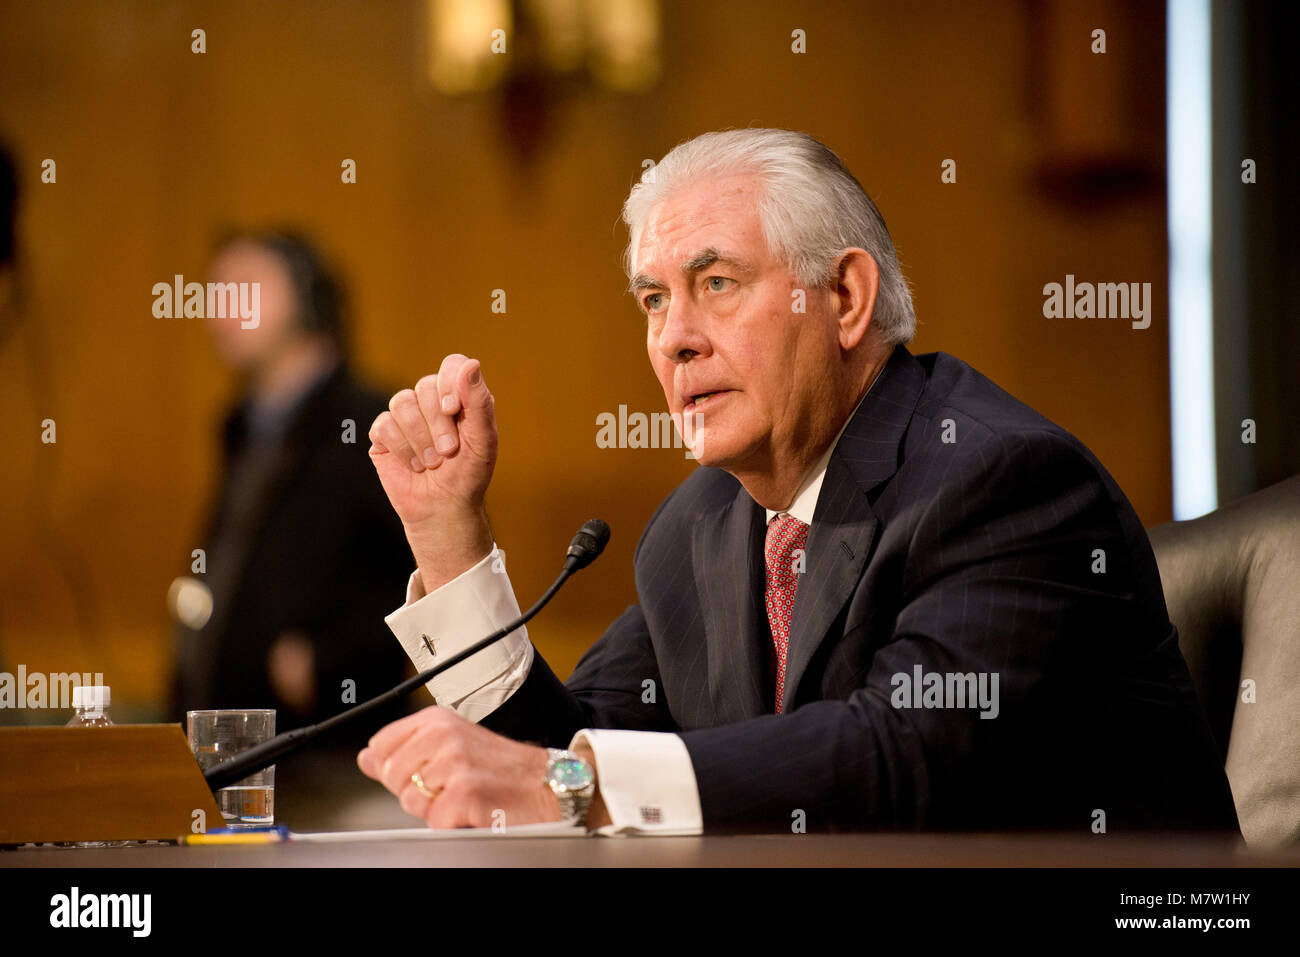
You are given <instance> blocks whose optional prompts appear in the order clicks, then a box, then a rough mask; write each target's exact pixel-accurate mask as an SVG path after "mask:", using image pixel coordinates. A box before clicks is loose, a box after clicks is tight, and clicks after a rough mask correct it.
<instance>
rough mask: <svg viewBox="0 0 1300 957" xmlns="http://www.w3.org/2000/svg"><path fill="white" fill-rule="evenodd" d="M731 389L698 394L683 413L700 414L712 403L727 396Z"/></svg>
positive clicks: (692, 397) (692, 398) (687, 404)
mask: <svg viewBox="0 0 1300 957" xmlns="http://www.w3.org/2000/svg"><path fill="white" fill-rule="evenodd" d="M729 392H731V390H730V389H718V390H717V391H715V392H697V393H695V394H694V395H693V396H691V401H690V402H688V403H686V408H684V409H683V410H682V411H683V412H699V411H700V410H701V409H703V408H704V407H705V406H706V405H707V404H709V403H710V402H716V401H717V400H718V398H719V397H721V396H724V395H727V394H728V393H729Z"/></svg>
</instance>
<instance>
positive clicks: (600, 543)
mask: <svg viewBox="0 0 1300 957" xmlns="http://www.w3.org/2000/svg"><path fill="white" fill-rule="evenodd" d="M608 544H609V524H608V523H607V522H606V521H605V520H604V519H602V518H593V519H591V520H590V521H589V522H587V523H586V524H584V525H583V526H582V528H580V529H578V534H576V535H574V536H573V541H572V542H570V543H569V551H568V554H567V556H566V558H565V559H564V565H565V567H566V568H571V569H573V570H574V571H577V570H578V569H579V568H586V567H587V566H588V565H590V564H591V563H592V562H594V561H595V560H596V558H597V557H598V556H599V555H600V553H601V552H603V551H604V550H605V546H606V545H608Z"/></svg>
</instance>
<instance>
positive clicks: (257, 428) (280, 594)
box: [172, 234, 410, 824]
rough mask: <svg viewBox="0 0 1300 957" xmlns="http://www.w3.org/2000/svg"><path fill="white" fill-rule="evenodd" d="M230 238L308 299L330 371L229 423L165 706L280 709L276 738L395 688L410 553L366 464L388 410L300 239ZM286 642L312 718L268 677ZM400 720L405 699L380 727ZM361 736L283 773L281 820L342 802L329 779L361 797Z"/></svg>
mask: <svg viewBox="0 0 1300 957" xmlns="http://www.w3.org/2000/svg"><path fill="white" fill-rule="evenodd" d="M238 241H243V242H249V241H252V242H255V243H259V244H262V246H263V247H264V248H270V249H272V250H274V251H275V252H276V253H277V255H280V256H282V257H285V261H286V262H288V263H289V264H290V266H291V273H292V274H293V276H294V283H295V291H296V294H297V295H298V297H299V299H300V302H305V303H306V305H305V307H304V308H303V311H302V316H301V317H300V318H299V320H298V321H299V322H302V323H305V324H306V328H307V329H308V330H310V331H313V332H316V333H320V334H322V335H326V336H328V337H330V338H331V339H332V340H333V341H334V344H335V345H336V346H337V348H336V349H335V350H334V354H335V357H336V361H332V362H331V361H326V362H325V363H324V364H323V365H322V366H321V368H320V369H319V371H318V372H317V374H316V375H315V376H314V377H313V378H312V380H311V381H309V382H307V383H305V385H304V386H303V387H301V388H299V389H298V390H297V394H296V395H293V396H290V397H289V398H288V399H287V400H286V401H283V402H279V403H276V404H274V405H272V406H270V407H268V406H266V404H264V403H259V402H257V401H255V400H254V398H253V397H251V396H249V395H245V397H244V398H243V399H242V400H241V401H240V402H239V403H238V404H237V406H236V407H235V408H234V409H233V410H232V411H231V412H230V413H229V415H228V416H227V418H226V420H225V423H224V426H223V427H222V431H221V444H222V453H223V454H222V478H221V485H220V490H219V493H218V496H217V501H216V503H215V507H214V509H213V511H212V513H211V518H210V521H209V524H208V529H207V533H206V534H205V536H204V538H203V543H204V547H205V551H206V557H207V571H206V574H205V575H202V576H196V577H200V578H201V580H203V581H204V582H205V584H207V585H208V586H209V588H211V590H212V592H213V613H212V616H211V618H210V619H209V620H208V622H207V624H206V625H205V626H204V627H202V628H201V629H199V630H198V631H195V630H192V629H189V628H186V627H183V626H182V627H180V628H179V629H178V641H179V647H178V661H177V669H176V673H175V681H174V686H173V705H172V711H173V716H174V717H175V718H176V719H177V720H183V719H184V712H185V711H186V710H188V709H198V708H275V709H276V710H277V712H278V714H277V725H276V730H277V731H283V730H287V729H289V728H293V727H298V726H300V725H303V724H307V723H314V722H317V721H320V720H322V719H324V718H326V717H329V716H330V715H332V714H335V713H337V712H339V711H341V710H343V709H344V708H345V707H346V706H347V705H346V704H345V703H344V701H343V682H344V681H345V680H351V681H354V682H355V695H354V697H353V698H352V701H353V702H361V701H364V700H366V699H367V698H370V697H373V696H374V695H376V694H379V693H380V692H382V691H385V690H387V689H388V688H389V687H391V686H392V685H394V684H396V683H397V682H398V681H400V680H401V679H402V677H403V676H404V674H405V662H406V659H405V656H404V655H403V654H402V651H401V649H400V648H395V647H393V642H392V638H391V635H390V633H389V632H388V631H387V629H386V628H385V626H384V620H383V619H384V615H385V614H386V613H387V612H388V611H389V610H391V608H392V606H393V605H394V604H396V603H397V602H398V601H400V595H401V592H400V589H399V590H398V591H397V592H396V593H394V587H393V584H392V583H393V582H394V581H395V580H400V579H401V578H402V577H404V575H405V573H406V571H407V569H408V568H409V564H410V552H409V551H408V549H407V546H406V541H405V538H404V536H403V533H402V527H401V523H400V521H399V520H398V518H397V516H396V515H395V514H394V513H393V510H392V509H391V508H390V507H389V506H388V503H387V499H386V498H385V496H384V492H383V488H382V487H381V485H380V484H379V481H378V479H377V478H376V477H375V473H374V468H373V467H372V466H371V464H370V462H369V459H368V457H367V455H366V449H367V443H366V441H365V435H366V429H367V428H368V426H369V424H370V423H371V422H372V421H373V420H374V418H375V416H377V415H379V413H380V412H382V411H383V410H384V409H385V408H386V405H387V399H386V397H385V396H384V395H383V394H382V393H380V392H377V391H375V390H373V389H370V388H367V387H366V386H364V385H362V384H361V383H360V382H358V381H357V379H356V378H355V377H354V376H353V374H352V373H351V372H350V371H349V369H348V365H347V362H346V360H345V359H344V358H342V353H343V349H342V344H343V342H342V335H341V333H342V330H341V328H340V326H339V323H340V322H341V316H340V315H339V313H340V311H341V305H340V300H339V296H340V293H339V291H338V290H337V288H336V287H335V286H334V285H333V280H332V279H330V278H329V277H328V274H326V273H324V271H323V266H322V265H321V264H320V260H319V258H318V257H317V255H316V253H315V252H314V251H313V250H311V248H310V247H309V246H307V245H306V244H305V243H304V242H303V241H301V240H298V239H294V238H292V237H284V236H281V235H278V234H277V235H271V236H254V237H251V238H248V237H244V238H241V239H239V240H238ZM233 242H234V241H232V242H231V243H227V244H226V246H227V247H229V246H230V245H232V243H233ZM265 318H266V317H265V316H264V320H265ZM232 335H239V333H238V332H235V333H232ZM347 419H350V420H352V422H353V423H355V430H354V431H355V434H356V435H358V436H360V439H358V440H356V441H354V442H351V443H347V442H344V441H343V430H344V425H343V423H344V420H347ZM286 635H289V636H294V638H295V640H300V641H301V640H305V641H306V642H308V643H309V644H310V647H311V652H312V659H313V665H314V684H315V688H316V695H315V700H314V702H313V703H312V704H311V705H310V706H309V707H306V708H304V707H302V706H301V705H298V706H295V704H294V703H291V702H288V701H285V700H283V699H282V698H280V697H279V696H278V695H277V693H276V691H275V688H274V686H273V682H272V680H271V676H270V673H269V664H268V655H269V654H270V652H271V649H272V646H273V645H274V644H275V642H277V640H279V639H280V638H282V637H284V636H286ZM402 713H403V710H402V705H401V704H400V703H399V704H397V705H395V706H393V707H391V708H389V709H387V710H386V712H385V715H384V716H382V718H381V720H393V719H395V718H397V717H400V716H401V714H402ZM371 730H373V724H372V725H367V724H365V723H362V724H360V725H357V726H355V727H354V728H351V729H346V728H345V729H341V730H340V731H338V732H334V733H333V734H332V735H331V737H330V738H329V739H323V740H322V742H321V745H320V746H319V747H316V748H312V749H309V750H308V751H306V752H304V753H303V754H302V755H299V756H296V757H295V758H292V759H289V760H287V761H283V762H281V763H280V764H279V766H278V767H277V781H276V784H277V788H276V790H277V800H278V805H279V806H278V808H277V814H278V815H279V816H280V817H281V818H282V819H286V820H288V821H289V823H291V824H292V823H294V822H295V817H294V814H293V812H294V811H295V810H299V811H300V812H305V811H306V810H307V809H306V808H304V807H303V806H302V805H303V803H310V802H313V801H315V802H319V801H328V800H330V799H331V797H334V798H337V796H338V794H339V792H338V790H337V788H334V789H332V788H331V783H335V784H337V783H339V780H340V779H344V780H348V781H351V782H353V783H356V784H357V785H358V786H365V787H367V788H368V787H369V784H368V782H366V781H365V779H364V778H363V777H362V776H361V775H360V773H359V772H358V770H357V767H356V751H357V749H358V748H359V747H360V746H361V745H362V744H363V743H364V741H365V739H366V738H367V737H368V736H369V733H370V731H371ZM298 785H301V786H298ZM298 818H299V819H301V813H300V814H299V815H298Z"/></svg>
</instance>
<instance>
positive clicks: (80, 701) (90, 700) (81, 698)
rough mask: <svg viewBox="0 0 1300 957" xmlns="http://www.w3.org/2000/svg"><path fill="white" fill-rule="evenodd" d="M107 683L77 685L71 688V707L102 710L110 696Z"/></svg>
mask: <svg viewBox="0 0 1300 957" xmlns="http://www.w3.org/2000/svg"><path fill="white" fill-rule="evenodd" d="M110 691H111V689H110V688H109V686H108V685H78V686H77V687H75V688H73V689H72V707H74V708H76V709H78V710H80V709H81V708H85V709H86V710H87V711H103V710H104V709H105V708H107V707H108V705H109V701H110V700H111V698H112V695H111V694H110Z"/></svg>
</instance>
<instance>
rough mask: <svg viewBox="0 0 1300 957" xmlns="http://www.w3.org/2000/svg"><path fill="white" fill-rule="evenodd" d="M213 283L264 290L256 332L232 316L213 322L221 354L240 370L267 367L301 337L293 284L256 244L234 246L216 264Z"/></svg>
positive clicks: (211, 329) (283, 269)
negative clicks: (299, 335) (297, 325)
mask: <svg viewBox="0 0 1300 957" xmlns="http://www.w3.org/2000/svg"><path fill="white" fill-rule="evenodd" d="M208 281H209V282H218V283H229V282H233V283H245V282H246V283H254V282H255V283H258V284H259V288H258V295H259V303H258V307H259V315H258V321H257V325H256V326H251V327H249V328H244V327H243V325H242V323H241V320H240V319H239V318H237V317H236V318H230V317H229V316H227V317H225V318H216V317H212V316H209V317H208V320H207V324H208V330H209V332H211V333H212V338H213V341H214V342H215V343H216V346H217V351H218V352H220V353H221V357H222V358H223V359H224V360H225V361H226V362H228V363H230V365H232V366H234V367H235V368H236V369H238V370H240V371H244V372H248V371H252V370H254V369H256V368H258V367H260V366H264V365H266V364H267V363H269V362H270V361H271V360H272V359H273V358H274V357H275V356H277V355H279V354H280V352H281V351H282V350H283V349H284V348H285V346H286V344H288V343H289V342H291V341H292V340H293V338H294V337H295V335H297V329H296V328H295V321H296V320H295V309H296V308H297V307H296V305H295V299H294V289H293V280H292V278H291V277H290V275H289V269H288V267H287V266H286V265H285V263H284V261H283V260H282V259H281V258H280V257H279V256H277V255H276V254H275V253H273V252H271V251H270V250H268V249H263V248H262V247H261V246H258V245H257V244H255V243H251V242H244V241H239V242H235V243H232V244H231V245H229V246H227V247H226V248H225V249H224V250H222V252H221V254H220V255H219V256H218V257H217V259H216V260H215V261H214V262H213V263H212V266H211V269H210V270H209V275H208Z"/></svg>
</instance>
